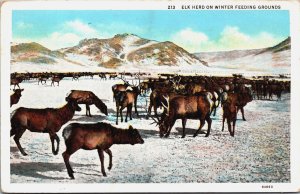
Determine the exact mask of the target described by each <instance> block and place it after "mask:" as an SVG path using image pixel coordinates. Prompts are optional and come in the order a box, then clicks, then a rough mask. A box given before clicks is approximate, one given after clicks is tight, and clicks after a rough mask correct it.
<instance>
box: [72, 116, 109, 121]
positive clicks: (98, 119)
mask: <svg viewBox="0 0 300 194" xmlns="http://www.w3.org/2000/svg"><path fill="white" fill-rule="evenodd" d="M106 119H107V118H106V116H105V115H104V116H103V115H92V117H88V116H85V115H83V116H81V117H79V118H76V119H74V118H73V119H72V121H84V122H100V121H103V120H106Z"/></svg>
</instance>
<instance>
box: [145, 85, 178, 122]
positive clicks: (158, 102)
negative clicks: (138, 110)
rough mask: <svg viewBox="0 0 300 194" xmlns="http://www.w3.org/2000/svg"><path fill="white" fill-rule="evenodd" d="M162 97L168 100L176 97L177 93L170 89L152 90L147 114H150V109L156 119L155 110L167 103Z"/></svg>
mask: <svg viewBox="0 0 300 194" xmlns="http://www.w3.org/2000/svg"><path fill="white" fill-rule="evenodd" d="M164 96H168V97H169V100H170V99H172V98H174V97H175V96H178V94H177V93H175V92H173V91H171V90H170V89H154V90H153V91H152V92H151V94H150V103H149V107H148V114H151V110H152V107H153V109H154V114H155V116H156V117H157V116H158V114H157V109H158V108H159V107H163V105H167V101H166V99H165V98H164Z"/></svg>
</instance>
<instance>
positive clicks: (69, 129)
mask: <svg viewBox="0 0 300 194" xmlns="http://www.w3.org/2000/svg"><path fill="white" fill-rule="evenodd" d="M74 124H75V123H71V124H70V125H68V126H66V127H65V128H64V130H63V132H62V136H63V138H64V140H65V141H67V140H68V139H69V138H70V136H71V134H72V129H73V127H74Z"/></svg>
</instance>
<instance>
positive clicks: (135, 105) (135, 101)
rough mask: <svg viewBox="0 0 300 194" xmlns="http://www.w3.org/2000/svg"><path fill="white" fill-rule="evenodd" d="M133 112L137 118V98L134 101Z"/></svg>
mask: <svg viewBox="0 0 300 194" xmlns="http://www.w3.org/2000/svg"><path fill="white" fill-rule="evenodd" d="M134 112H135V114H136V116H137V117H139V113H138V111H137V97H136V99H135V100H134Z"/></svg>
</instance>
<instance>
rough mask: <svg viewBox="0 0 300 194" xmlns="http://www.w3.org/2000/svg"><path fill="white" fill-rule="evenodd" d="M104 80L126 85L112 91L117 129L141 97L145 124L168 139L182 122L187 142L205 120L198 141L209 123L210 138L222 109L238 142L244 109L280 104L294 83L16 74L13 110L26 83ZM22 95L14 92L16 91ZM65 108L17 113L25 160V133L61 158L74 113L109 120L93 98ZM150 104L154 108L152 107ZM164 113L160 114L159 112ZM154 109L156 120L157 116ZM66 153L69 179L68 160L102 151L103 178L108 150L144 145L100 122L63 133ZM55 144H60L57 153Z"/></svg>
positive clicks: (78, 95)
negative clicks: (190, 124) (191, 125)
mask: <svg viewBox="0 0 300 194" xmlns="http://www.w3.org/2000/svg"><path fill="white" fill-rule="evenodd" d="M97 75H98V76H99V77H100V78H101V80H106V79H118V78H119V79H121V80H123V84H115V85H113V86H112V94H113V100H114V101H115V103H116V125H118V117H119V115H120V117H121V122H123V114H122V111H123V110H124V109H125V108H126V109H127V112H126V117H125V122H127V118H128V116H129V117H130V119H132V108H133V107H134V108H135V113H136V116H137V117H139V114H138V109H137V102H138V97H139V96H143V97H145V99H146V106H148V104H149V106H148V107H147V108H145V112H147V115H146V118H151V119H152V120H153V121H154V122H153V123H156V124H157V126H158V129H159V135H160V137H168V136H169V135H170V132H171V129H172V127H173V126H174V124H175V122H176V120H177V119H181V120H182V128H183V130H182V138H184V137H185V125H186V122H187V119H197V120H200V126H199V128H198V130H197V131H196V132H195V134H194V137H196V136H197V135H198V134H199V132H201V129H202V127H203V126H204V124H205V122H207V124H208V129H207V132H206V135H205V136H206V137H208V136H209V134H210V131H211V124H212V119H211V116H212V115H213V116H215V115H216V111H217V107H219V106H221V107H222V109H223V117H222V131H223V130H224V123H225V120H227V125H228V131H229V133H230V135H231V136H234V132H235V124H236V119H237V113H238V111H239V110H240V111H241V113H242V118H243V120H244V121H245V120H246V119H245V115H244V107H245V106H246V105H247V103H249V102H251V101H252V100H253V99H257V100H275V99H274V97H273V96H276V100H281V94H282V92H290V81H278V80H275V79H272V77H252V78H251V79H246V78H244V77H243V76H242V75H236V74H233V76H230V77H217V76H200V75H194V76H181V75H178V74H160V75H159V76H158V77H151V75H150V74H147V73H141V72H139V73H135V74H132V73H125V72H124V73H108V72H102V73H90V72H81V73H24V74H20V73H14V74H12V75H11V85H13V86H14V89H13V91H14V94H12V95H11V106H12V105H13V104H16V103H18V101H19V99H20V97H21V96H22V95H21V93H22V91H23V90H24V89H21V88H20V86H19V84H20V83H21V82H22V81H26V80H37V81H38V84H39V83H41V84H46V82H47V80H51V86H55V85H54V83H55V82H57V86H59V82H60V81H61V80H62V79H64V78H66V77H68V78H70V79H72V80H74V81H79V79H80V78H81V77H83V76H85V77H89V78H90V79H93V76H97ZM126 77H127V78H128V77H131V78H132V79H136V80H138V84H133V82H132V84H130V83H129V81H127V80H126ZM16 86H17V87H18V88H19V89H15V87H16ZM65 100H66V101H67V103H66V105H64V106H63V107H62V108H46V109H32V108H23V107H21V108H18V109H16V110H15V111H14V112H13V115H12V117H11V136H14V141H15V143H16V145H17V147H18V149H19V150H20V152H21V153H22V154H23V155H27V154H26V153H25V151H24V150H23V148H22V146H21V144H20V142H19V140H20V138H21V136H22V134H23V133H24V132H25V131H26V129H28V130H30V131H32V132H42V133H49V136H50V140H51V145H52V152H53V154H55V155H56V154H57V153H58V149H59V137H58V136H57V135H56V133H57V132H58V131H59V130H60V128H61V127H62V125H64V124H65V123H67V122H68V121H70V120H71V119H72V117H73V116H74V114H75V111H81V108H80V107H79V106H78V104H85V105H86V116H90V117H91V116H92V115H91V112H90V107H89V106H90V105H93V104H94V105H95V106H96V107H97V108H99V110H100V111H101V112H102V113H104V114H105V115H108V110H107V106H106V105H105V103H103V102H102V101H101V99H99V98H98V97H97V96H96V95H95V94H94V93H93V92H91V91H82V90H71V92H70V93H69V94H68V95H67V97H66V99H65ZM148 102H149V103H148ZM158 108H161V109H163V110H162V111H161V113H160V114H158V112H157V109H158ZM152 109H153V110H154V114H152V113H151V112H152ZM63 137H64V139H65V144H66V151H65V152H64V153H63V159H64V162H65V164H66V167H67V171H68V175H69V177H70V178H72V179H73V178H74V176H73V173H74V171H73V170H72V168H71V166H70V163H69V158H70V156H71V155H72V154H73V153H75V152H76V151H77V150H78V149H86V150H91V149H97V150H98V154H99V158H100V161H101V172H102V174H103V176H106V173H105V170H104V163H103V160H104V154H103V153H104V152H106V153H107V154H108V155H109V157H110V161H109V167H108V169H109V170H110V169H111V167H112V161H111V160H112V152H111V150H110V149H109V148H110V147H111V146H112V145H113V144H132V145H133V144H137V143H139V144H141V143H144V141H143V139H142V138H141V136H140V134H139V132H138V130H137V129H133V127H132V126H130V127H129V129H128V130H122V129H120V128H117V127H114V126H112V125H110V124H107V123H103V122H99V123H94V124H82V123H71V124H69V125H67V126H66V127H65V128H64V130H63ZM54 141H56V142H57V147H56V148H55V145H54Z"/></svg>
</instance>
